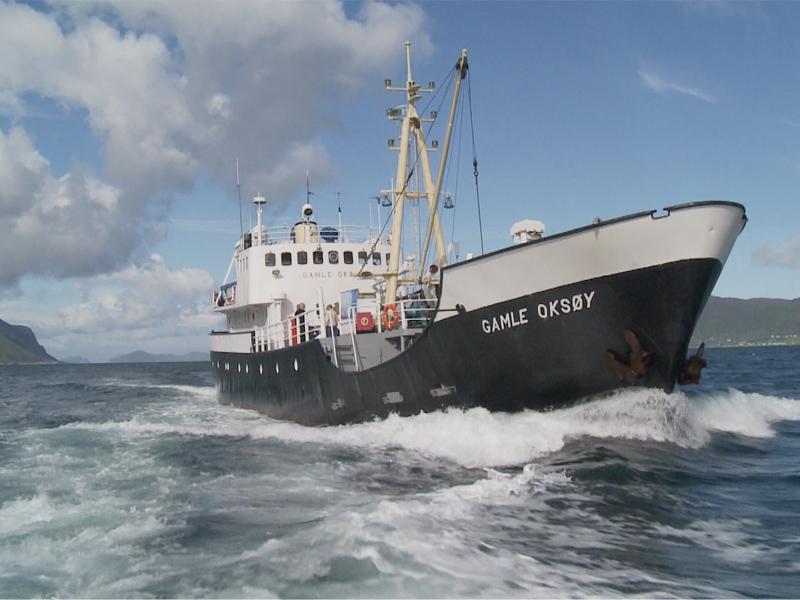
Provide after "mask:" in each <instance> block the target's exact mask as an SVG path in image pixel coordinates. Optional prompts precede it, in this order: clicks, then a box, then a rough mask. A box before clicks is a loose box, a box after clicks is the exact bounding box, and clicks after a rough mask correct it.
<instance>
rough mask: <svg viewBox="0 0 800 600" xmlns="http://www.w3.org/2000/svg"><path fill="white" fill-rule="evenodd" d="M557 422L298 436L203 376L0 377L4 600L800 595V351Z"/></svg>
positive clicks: (63, 373)
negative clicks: (221, 398)
mask: <svg viewBox="0 0 800 600" xmlns="http://www.w3.org/2000/svg"><path fill="white" fill-rule="evenodd" d="M706 358H708V360H709V366H708V368H707V369H706V370H705V371H704V373H703V382H702V383H701V385H700V386H693V387H689V388H681V389H680V390H679V391H677V392H675V393H673V394H671V395H667V394H664V393H662V392H658V391H652V390H643V389H630V390H626V391H623V392H620V393H616V394H613V395H610V396H608V397H606V398H603V399H600V400H597V401H593V402H589V403H585V404H581V405H578V406H574V407H572V408H568V409H564V410H557V411H552V412H547V413H535V412H523V413H517V414H491V413H489V412H487V411H485V410H481V409H475V410H469V411H466V412H462V411H450V412H447V413H433V414H425V415H419V416H416V417H411V418H390V419H387V420H385V421H380V422H371V423H366V424H361V425H351V426H342V427H327V428H307V427H302V426H300V425H295V424H292V423H282V422H277V421H273V420H270V419H268V418H266V417H264V416H261V415H259V414H256V413H253V412H249V411H244V410H240V409H235V408H232V407H227V406H221V405H219V404H218V403H217V399H216V397H215V393H214V389H213V386H212V383H211V378H210V368H209V365H208V364H206V363H192V364H181V363H177V364H148V365H141V364H135V365H134V364H130V365H41V366H11V367H9V366H6V367H2V368H0V596H2V597H19V598H30V597H79V598H98V597H99V598H130V597H136V598H149V597H158V598H161V597H193V598H194V597H197V598H199V597H214V598H221V597H290V598H291V597H306V598H314V597H349V598H357V597H525V598H530V597H582V596H594V597H596V596H603V597H614V596H660V597H661V596H680V597H686V596H692V597H736V596H744V597H752V596H756V597H797V596H798V595H800V510H799V509H800V347H782V348H741V349H708V350H706Z"/></svg>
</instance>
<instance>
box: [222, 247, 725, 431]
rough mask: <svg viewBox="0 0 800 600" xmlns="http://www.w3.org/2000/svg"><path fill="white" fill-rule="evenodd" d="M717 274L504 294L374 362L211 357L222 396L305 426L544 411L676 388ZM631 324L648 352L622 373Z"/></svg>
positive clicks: (310, 346) (664, 272) (688, 265)
mask: <svg viewBox="0 0 800 600" xmlns="http://www.w3.org/2000/svg"><path fill="white" fill-rule="evenodd" d="M721 270H722V263H721V262H720V261H719V260H717V259H711V258H706V259H696V260H684V261H679V262H674V263H670V264H666V265H659V266H654V267H650V268H647V269H640V270H635V271H629V272H625V273H620V274H615V275H611V276H607V277H603V278H598V279H593V280H587V281H581V282H579V283H575V284H571V285H567V286H563V287H559V288H556V289H551V290H547V291H545V292H539V293H535V294H531V295H529V296H525V297H521V298H516V299H511V300H508V301H506V302H503V303H501V304H496V305H493V306H490V307H485V308H482V309H479V310H473V311H469V312H465V313H463V314H459V315H456V316H453V317H451V318H447V319H443V320H441V321H437V322H435V323H434V324H432V325H431V326H429V327H428V328H427V329H426V330H425V331H424V332H423V333H422V335H421V336H420V338H419V339H418V340H416V342H415V343H414V344H413V345H412V346H411V347H410V348H408V349H407V350H406V351H405V352H402V353H400V354H399V355H397V356H396V357H394V358H392V359H390V360H388V361H386V362H385V363H383V364H380V365H378V366H375V367H373V368H370V369H366V370H363V371H356V372H346V371H342V370H340V369H338V368H337V367H336V366H334V365H333V364H332V363H331V362H330V360H329V357H328V356H327V354H326V353H325V351H324V349H323V347H322V346H321V345H320V344H319V343H318V342H316V341H313V342H308V343H304V344H300V345H297V346H292V347H289V348H285V349H281V350H274V351H271V352H262V353H250V354H244V353H241V354H239V353H229V352H213V351H212V352H211V363H212V373H213V377H214V382H215V385H216V387H217V391H218V394H219V397H220V400H221V401H222V402H223V403H230V404H233V405H236V406H240V407H243V408H249V409H255V410H257V411H259V412H262V413H265V414H267V415H269V416H271V417H274V418H278V419H288V420H293V421H297V422H300V423H305V424H312V425H322V424H331V425H334V424H342V423H352V422H361V421H366V420H371V419H374V418H385V417H387V416H388V415H390V414H392V413H396V414H399V415H401V416H408V415H414V414H418V413H420V412H430V411H435V410H439V409H443V408H447V407H458V408H471V407H476V406H481V407H485V408H487V409H489V410H491V411H518V410H522V409H526V408H527V409H536V410H545V409H550V408H558V407H562V406H565V405H567V404H570V403H573V402H575V401H576V400H579V399H582V398H586V397H590V396H594V395H597V394H602V393H605V392H609V391H612V390H615V389H618V388H621V387H629V386H642V387H649V388H657V389H661V390H664V391H667V392H670V391H672V389H673V388H674V386H675V382H676V379H677V377H678V374H679V373H680V371H681V368H682V366H683V363H684V360H685V357H686V353H687V349H688V345H689V340H690V338H691V335H692V332H693V330H694V327H695V325H696V323H697V319H698V318H699V316H700V313H701V311H702V309H703V306H704V305H705V303H706V301H707V300H708V297H709V295H710V294H711V290H712V289H713V287H714V284H715V283H716V280H717V278H718V277H719V274H720V272H721ZM626 330H630V331H632V332H633V333H634V334H635V335H636V337H637V338H638V340H639V341H640V342H641V344H642V346H643V348H644V350H645V351H648V352H652V353H653V359H652V364H650V366H649V368H648V369H647V371H646V372H645V373H644V374H643V375H642V376H641V377H639V378H636V379H634V380H633V381H627V380H621V378H620V375H619V373H618V372H617V371H616V370H614V369H613V368H612V367H611V366H610V365H609V362H608V360H607V357H606V355H607V353H608V351H612V352H613V353H616V354H617V355H620V356H623V357H624V356H625V355H626V354H627V353H628V351H629V347H628V344H627V343H626V341H625V338H624V332H625V331H626Z"/></svg>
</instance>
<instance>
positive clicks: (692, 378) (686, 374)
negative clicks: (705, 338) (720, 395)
mask: <svg viewBox="0 0 800 600" xmlns="http://www.w3.org/2000/svg"><path fill="white" fill-rule="evenodd" d="M705 347H706V343H705V342H703V343H701V344H700V347H699V348H698V349H697V354H695V355H694V356H691V357H689V358H687V359H686V360H684V361H683V367H682V368H681V372H680V373H678V383H679V384H681V385H691V384H695V383H700V371H702V370H703V367H705V366H706V365H707V364H708V361H707V360H706V359H705V358H703V350H705Z"/></svg>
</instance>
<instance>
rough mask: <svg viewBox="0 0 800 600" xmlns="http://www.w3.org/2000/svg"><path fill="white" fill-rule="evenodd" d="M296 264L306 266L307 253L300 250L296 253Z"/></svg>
mask: <svg viewBox="0 0 800 600" xmlns="http://www.w3.org/2000/svg"><path fill="white" fill-rule="evenodd" d="M297 264H298V265H307V264H308V252H306V251H305V250H300V252H298V253H297Z"/></svg>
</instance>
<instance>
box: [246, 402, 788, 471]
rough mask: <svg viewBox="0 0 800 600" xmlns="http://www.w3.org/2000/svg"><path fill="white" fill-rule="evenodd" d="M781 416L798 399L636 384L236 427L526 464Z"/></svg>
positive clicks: (696, 435)
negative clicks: (572, 394) (606, 442)
mask: <svg viewBox="0 0 800 600" xmlns="http://www.w3.org/2000/svg"><path fill="white" fill-rule="evenodd" d="M782 420H800V401H798V400H793V399H786V398H776V397H771V396H764V395H761V394H747V393H744V392H740V391H737V390H730V391H728V392H723V393H708V394H698V395H696V396H688V395H687V394H685V393H683V392H675V393H673V394H666V393H664V392H660V391H657V390H643V389H637V390H625V391H622V392H619V393H616V394H613V395H611V396H609V397H606V398H602V399H598V400H594V401H592V402H587V403H585V404H581V405H578V406H574V407H571V408H567V409H562V410H556V411H552V412H544V413H541V412H533V411H524V412H520V413H514V414H508V413H490V412H489V411H487V410H485V409H482V408H475V409H471V410H467V411H460V410H450V411H447V412H435V413H429V414H420V415H417V416H413V417H405V418H402V417H398V416H390V417H389V418H388V419H386V420H383V421H374V422H370V423H363V424H358V425H349V426H339V427H321V428H309V427H303V426H301V425H296V424H293V423H281V422H276V421H271V420H268V419H264V420H263V426H260V427H259V426H258V425H257V424H255V423H253V422H251V421H247V422H245V421H243V422H241V423H240V425H242V426H244V429H245V430H247V435H252V436H253V437H255V438H264V437H275V438H279V439H283V440H287V441H300V442H323V443H338V444H347V445H352V446H356V447H363V448H386V447H394V446H400V447H402V448H406V449H409V450H413V451H418V452H421V453H425V454H428V455H433V456H437V457H441V458H445V459H448V460H451V461H453V462H455V463H457V464H460V465H462V466H465V467H499V466H514V465H524V464H526V463H529V462H532V461H534V460H535V459H536V458H539V457H542V456H545V455H547V454H550V453H552V452H556V451H558V450H560V449H561V448H563V447H564V444H565V443H566V442H567V441H568V440H570V439H575V438H579V437H584V436H592V437H597V438H615V439H633V440H643V441H655V442H667V443H674V444H677V445H679V446H681V447H685V448H700V447H702V446H703V445H704V444H706V443H708V441H709V439H710V438H711V435H712V433H713V432H717V431H724V432H734V433H738V434H741V435H744V436H748V437H765V436H771V435H773V434H774V432H773V429H772V428H771V425H772V424H773V423H775V422H778V421H782ZM240 433H244V430H240Z"/></svg>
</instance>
